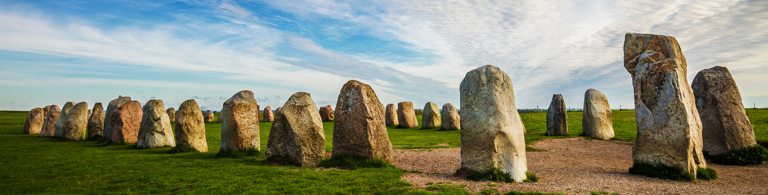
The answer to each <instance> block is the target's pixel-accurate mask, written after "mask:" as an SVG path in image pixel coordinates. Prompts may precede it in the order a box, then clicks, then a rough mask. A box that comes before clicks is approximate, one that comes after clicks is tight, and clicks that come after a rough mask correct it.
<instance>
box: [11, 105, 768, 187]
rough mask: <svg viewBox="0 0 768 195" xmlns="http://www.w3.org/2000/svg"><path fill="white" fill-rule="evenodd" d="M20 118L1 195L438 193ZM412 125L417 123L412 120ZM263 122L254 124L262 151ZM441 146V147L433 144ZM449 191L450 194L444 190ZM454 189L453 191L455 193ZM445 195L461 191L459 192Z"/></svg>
mask: <svg viewBox="0 0 768 195" xmlns="http://www.w3.org/2000/svg"><path fill="white" fill-rule="evenodd" d="M747 112H748V114H749V117H750V121H751V122H752V123H753V125H754V127H755V134H756V136H757V139H758V140H759V141H762V142H768V110H747ZM26 114H27V112H16V111H0V189H3V190H1V191H0V193H3V194H61V193H67V194H72V193H76V194H103V193H118V194H146V193H196V194H199V193H206V194H224V193H254V194H430V193H432V192H434V191H431V190H437V191H440V190H441V189H440V188H429V189H426V190H422V189H411V187H410V184H409V183H407V182H404V181H402V180H400V176H401V175H403V174H404V173H406V171H405V170H401V169H397V168H364V169H356V170H316V169H315V168H305V167H292V166H273V165H270V164H267V163H265V161H264V160H265V157H264V156H251V157H246V158H241V159H231V158H216V157H215V155H216V152H217V151H218V150H219V141H220V139H219V137H220V133H221V131H220V129H221V124H220V123H206V134H207V141H208V147H209V149H210V152H207V153H181V154H167V152H168V150H169V149H170V148H159V149H145V150H139V149H133V146H132V145H105V144H103V143H98V142H95V141H89V142H64V141H61V140H57V139H52V138H41V137H38V136H37V135H23V134H21V131H22V127H23V124H24V120H25V118H26ZM581 114H582V113H581V112H568V117H569V118H568V125H569V133H570V135H569V136H557V137H547V136H544V132H545V131H546V113H544V112H538V113H523V114H521V117H522V119H523V122H524V123H525V126H526V129H527V130H528V133H527V134H526V138H525V139H526V143H527V144H532V143H534V142H536V141H539V140H543V139H548V138H562V137H578V136H579V134H581ZM613 116H614V118H613V120H614V130H615V131H616V138H615V140H623V141H633V140H634V137H635V121H634V111H631V110H630V111H614V113H613ZM419 123H421V118H420V117H419ZM323 125H324V128H325V131H326V132H325V133H326V150H327V151H328V152H330V151H331V148H332V147H331V144H332V139H333V132H332V129H333V122H325V123H324V124H323ZM270 126H271V123H270V122H261V123H260V127H261V131H260V133H261V148H262V151H263V149H264V148H265V147H266V144H267V138H268V137H269V129H270ZM388 130H389V136H390V140H391V141H392V144H393V145H394V147H395V148H399V149H409V148H442V147H460V134H459V131H439V130H438V129H437V128H435V129H425V130H422V129H419V128H413V129H399V128H394V127H388ZM441 143H447V144H448V146H438V144H441ZM448 188H451V187H450V186H448ZM454 188H457V187H454ZM454 188H451V190H445V192H451V194H453V193H466V192H465V191H463V189H454Z"/></svg>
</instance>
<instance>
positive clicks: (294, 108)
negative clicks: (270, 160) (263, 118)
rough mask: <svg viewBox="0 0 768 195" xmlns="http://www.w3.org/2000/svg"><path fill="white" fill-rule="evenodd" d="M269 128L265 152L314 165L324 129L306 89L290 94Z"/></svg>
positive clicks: (320, 156) (321, 147)
mask: <svg viewBox="0 0 768 195" xmlns="http://www.w3.org/2000/svg"><path fill="white" fill-rule="evenodd" d="M281 108H282V109H280V112H275V122H274V123H272V129H271V130H270V131H269V139H268V140H267V150H266V151H265V152H264V153H265V154H266V155H267V156H285V157H288V158H289V159H290V160H291V161H292V162H295V163H298V164H301V166H315V165H317V163H319V162H320V161H322V160H323V158H324V157H325V131H324V130H323V120H322V118H321V117H320V113H319V112H316V111H315V109H316V108H317V106H316V105H315V102H314V101H313V100H312V97H311V96H310V95H309V93H305V92H298V93H295V94H293V95H291V97H290V98H288V101H287V102H285V105H284V106H283V107H281Z"/></svg>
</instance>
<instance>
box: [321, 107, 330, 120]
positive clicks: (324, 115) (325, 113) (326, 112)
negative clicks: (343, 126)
mask: <svg viewBox="0 0 768 195" xmlns="http://www.w3.org/2000/svg"><path fill="white" fill-rule="evenodd" d="M320 118H321V119H323V121H333V107H331V105H327V106H323V107H320Z"/></svg>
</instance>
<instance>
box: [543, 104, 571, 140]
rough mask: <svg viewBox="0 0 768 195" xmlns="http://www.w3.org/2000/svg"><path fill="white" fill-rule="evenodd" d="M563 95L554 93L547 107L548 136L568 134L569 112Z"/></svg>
mask: <svg viewBox="0 0 768 195" xmlns="http://www.w3.org/2000/svg"><path fill="white" fill-rule="evenodd" d="M565 108H566V107H565V100H563V95H560V94H555V95H552V102H550V103H549V109H547V133H546V135H547V136H560V135H568V113H567V112H566V110H565Z"/></svg>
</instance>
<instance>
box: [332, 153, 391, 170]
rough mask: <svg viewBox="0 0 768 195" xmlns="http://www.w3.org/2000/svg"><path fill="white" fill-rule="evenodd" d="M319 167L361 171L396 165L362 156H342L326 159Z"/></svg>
mask: <svg viewBox="0 0 768 195" xmlns="http://www.w3.org/2000/svg"><path fill="white" fill-rule="evenodd" d="M317 166H318V167H326V168H328V167H338V168H342V169H350V170H355V169H361V168H384V167H393V168H394V167H395V166H394V165H392V164H390V163H388V162H387V161H384V160H381V159H378V158H374V159H368V158H365V157H362V156H357V155H342V156H334V157H331V158H329V159H325V160H323V161H320V163H318V164H317Z"/></svg>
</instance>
